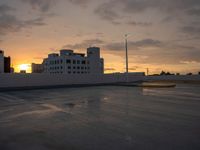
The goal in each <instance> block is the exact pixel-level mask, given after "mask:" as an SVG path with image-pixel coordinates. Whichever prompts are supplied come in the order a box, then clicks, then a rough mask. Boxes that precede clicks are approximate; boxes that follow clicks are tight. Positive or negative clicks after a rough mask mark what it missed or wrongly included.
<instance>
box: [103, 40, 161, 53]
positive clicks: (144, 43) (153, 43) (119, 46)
mask: <svg viewBox="0 0 200 150" xmlns="http://www.w3.org/2000/svg"><path fill="white" fill-rule="evenodd" d="M124 44H125V43H123V42H116V43H111V44H106V45H104V48H105V49H108V50H112V51H119V50H123V49H124V47H125V46H124ZM128 46H129V48H130V49H134V50H138V49H141V48H144V47H160V46H162V42H161V41H159V40H153V39H144V40H141V41H136V42H135V41H129V42H128Z"/></svg>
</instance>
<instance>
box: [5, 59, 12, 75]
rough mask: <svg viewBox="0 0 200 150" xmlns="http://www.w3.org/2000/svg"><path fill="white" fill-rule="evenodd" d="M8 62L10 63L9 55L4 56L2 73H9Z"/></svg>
mask: <svg viewBox="0 0 200 150" xmlns="http://www.w3.org/2000/svg"><path fill="white" fill-rule="evenodd" d="M10 63H11V60H10V57H4V73H10V71H11V67H10V65H11V64H10Z"/></svg>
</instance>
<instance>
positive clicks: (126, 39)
mask: <svg viewBox="0 0 200 150" xmlns="http://www.w3.org/2000/svg"><path fill="white" fill-rule="evenodd" d="M125 49H126V73H127V74H128V34H125Z"/></svg>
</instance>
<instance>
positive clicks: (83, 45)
mask: <svg viewBox="0 0 200 150" xmlns="http://www.w3.org/2000/svg"><path fill="white" fill-rule="evenodd" d="M101 44H104V41H102V40H100V39H91V40H84V41H83V42H81V43H77V44H67V45H65V46H63V48H71V49H82V48H88V47H89V46H95V45H101Z"/></svg>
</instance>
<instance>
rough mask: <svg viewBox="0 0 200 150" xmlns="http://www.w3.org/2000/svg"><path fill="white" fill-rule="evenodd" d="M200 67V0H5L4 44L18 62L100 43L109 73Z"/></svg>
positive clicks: (0, 28) (0, 22)
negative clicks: (126, 44) (126, 40)
mask: <svg viewBox="0 0 200 150" xmlns="http://www.w3.org/2000/svg"><path fill="white" fill-rule="evenodd" d="M126 33H130V36H129V66H130V71H133V72H137V71H146V68H149V71H150V73H151V74H154V73H160V72H161V71H162V70H164V71H170V72H174V73H176V72H180V73H188V72H193V73H197V72H199V71H200V0H1V1H0V49H3V50H4V52H5V55H6V56H8V55H9V56H11V58H12V64H13V66H14V67H15V69H16V70H17V68H18V66H19V65H20V64H30V63H32V62H36V63H41V62H42V59H43V58H45V57H46V56H47V55H48V53H52V52H58V51H59V50H60V49H62V48H67V49H74V50H75V51H76V52H83V53H85V52H86V48H87V47H89V46H99V47H101V55H102V57H104V59H105V70H106V72H123V71H124V66H125V65H124V64H125V59H124V56H125V50H124V34H126Z"/></svg>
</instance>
